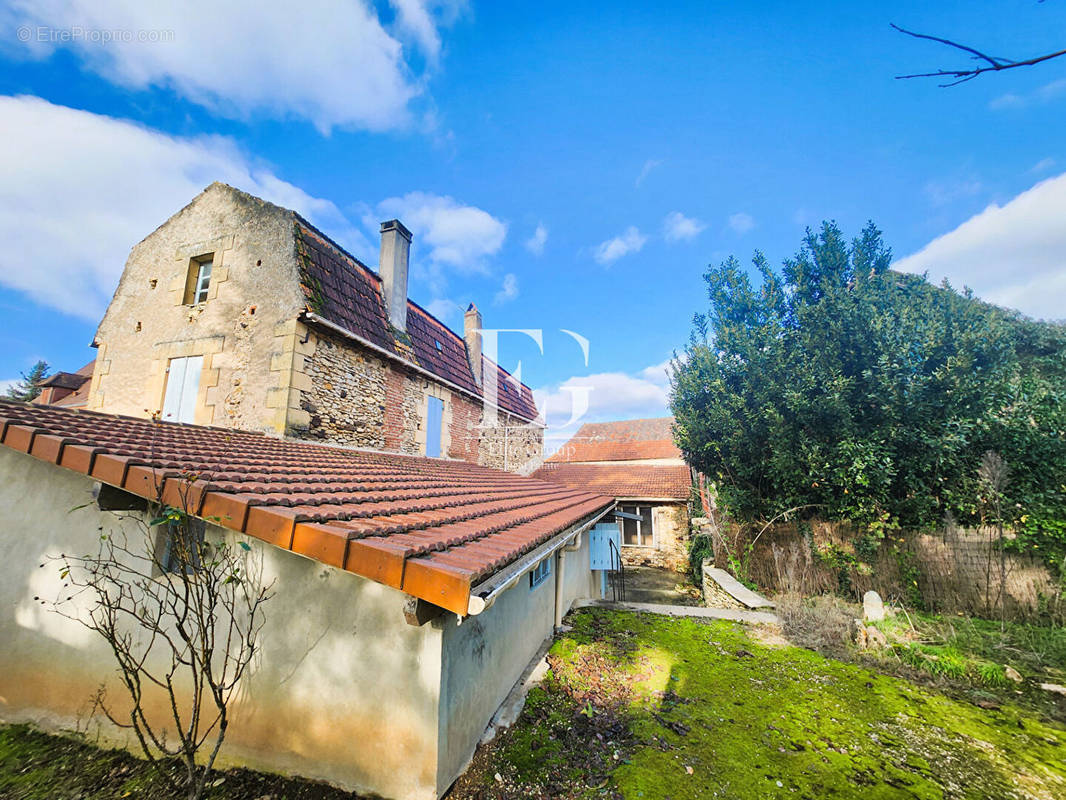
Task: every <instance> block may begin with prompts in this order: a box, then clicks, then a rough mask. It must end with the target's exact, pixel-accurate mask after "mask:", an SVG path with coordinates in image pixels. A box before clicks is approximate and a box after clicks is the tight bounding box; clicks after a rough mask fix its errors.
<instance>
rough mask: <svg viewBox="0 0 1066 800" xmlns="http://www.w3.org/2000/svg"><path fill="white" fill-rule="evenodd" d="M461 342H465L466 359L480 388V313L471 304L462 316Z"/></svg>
mask: <svg viewBox="0 0 1066 800" xmlns="http://www.w3.org/2000/svg"><path fill="white" fill-rule="evenodd" d="M463 341H465V342H466V357H467V358H468V359H470V369H471V370H472V371H473V373H474V380H475V381H476V382H477V385H478V386H481V382H482V377H483V376H482V374H481V365H482V359H481V312H480V311H478V310H477V306H475V305H474V304H473V303H471V304H470V308H468V309H467V310H466V313H465V314H464V315H463Z"/></svg>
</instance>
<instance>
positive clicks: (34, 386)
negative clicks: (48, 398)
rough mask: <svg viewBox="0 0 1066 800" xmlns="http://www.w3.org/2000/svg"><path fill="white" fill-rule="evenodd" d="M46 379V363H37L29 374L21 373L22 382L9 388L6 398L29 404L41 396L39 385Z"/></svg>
mask: <svg viewBox="0 0 1066 800" xmlns="http://www.w3.org/2000/svg"><path fill="white" fill-rule="evenodd" d="M47 377H48V362H47V361H38V362H37V363H36V364H34V365H33V366H32V367H31V368H30V371H29V372H23V373H22V380H20V381H19V382H18V383H16V384H15V385H14V386H9V387H8V389H7V396H8V397H10V398H13V399H15V400H22V401H24V402H27V403H28V402H29V401H30V400H34V399H36V398H37V397H38V396H40V394H41V383H42V382H43V381H44V380H45V378H47Z"/></svg>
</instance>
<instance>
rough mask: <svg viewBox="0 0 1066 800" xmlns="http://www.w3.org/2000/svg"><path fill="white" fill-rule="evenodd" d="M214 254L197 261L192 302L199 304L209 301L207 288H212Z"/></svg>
mask: <svg viewBox="0 0 1066 800" xmlns="http://www.w3.org/2000/svg"><path fill="white" fill-rule="evenodd" d="M214 261H215V258H214V255H210V256H205V257H204V258H203V259H202V260H199V261H196V262H195V263H196V282H195V283H194V284H193V287H192V304H193V305H194V306H195V305H199V304H200V303H206V302H207V290H208V289H210V288H211V268H212V267H213V266H214Z"/></svg>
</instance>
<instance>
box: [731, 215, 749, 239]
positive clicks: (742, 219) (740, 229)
mask: <svg viewBox="0 0 1066 800" xmlns="http://www.w3.org/2000/svg"><path fill="white" fill-rule="evenodd" d="M729 227H730V228H732V229H733V231H734V232H735V233H739V234H740V235H741V236H743V235H744V234H745V233H747V232H748V231H750V230H751V229H752V228H754V227H755V218H754V217H752V215H751V214H745V213H744V212H743V211H738V212H737V213H736V214H730V215H729Z"/></svg>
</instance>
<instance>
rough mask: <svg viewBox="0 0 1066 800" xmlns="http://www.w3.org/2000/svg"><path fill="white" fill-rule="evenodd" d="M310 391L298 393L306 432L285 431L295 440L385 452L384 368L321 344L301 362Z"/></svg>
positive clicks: (377, 361) (375, 361)
mask: <svg viewBox="0 0 1066 800" xmlns="http://www.w3.org/2000/svg"><path fill="white" fill-rule="evenodd" d="M305 370H306V373H307V375H308V377H309V378H310V388H309V389H308V390H307V391H304V392H301V395H300V406H301V408H302V409H303V410H305V411H306V412H307V413H308V415H309V418H308V420H307V424H306V426H296V427H294V428H293V429H291V430H290V432H291V433H293V434H294V435H296V436H299V437H300V438H308V439H318V440H322V441H328V442H332V443H334V444H343V445H349V446H352V447H366V448H371V449H374V450H382V449H384V448H385V441H386V430H385V427H384V421H385V404H386V397H387V392H386V382H387V375H388V372H387V370H386V369H385V365H384V363H383V362H382V361H381V360H380V359H378V358H375V357H374V356H372V355H369V354H367V353H361V352H358V351H356V350H353V349H352V348H349V347H344V346H342V345H339V344H338V343H337V342H335V341H333V340H331V339H328V338H322V339H320V340H318V341H317V343H316V346H315V349H314V351H313V353H312V354H311V355H309V356H308V357H307V358H306V365H305Z"/></svg>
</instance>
